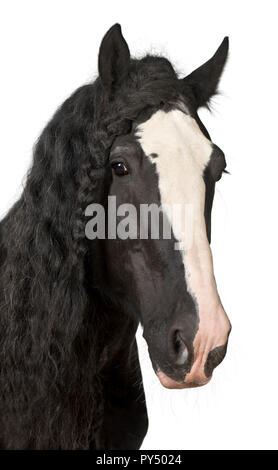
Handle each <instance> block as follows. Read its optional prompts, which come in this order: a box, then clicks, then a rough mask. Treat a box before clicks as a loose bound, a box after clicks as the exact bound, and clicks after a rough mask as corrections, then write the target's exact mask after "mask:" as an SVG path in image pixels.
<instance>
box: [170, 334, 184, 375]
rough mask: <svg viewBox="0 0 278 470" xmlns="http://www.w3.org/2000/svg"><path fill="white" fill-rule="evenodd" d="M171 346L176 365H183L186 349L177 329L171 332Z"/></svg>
mask: <svg viewBox="0 0 278 470" xmlns="http://www.w3.org/2000/svg"><path fill="white" fill-rule="evenodd" d="M172 348H173V352H174V355H175V363H176V365H178V366H182V365H184V364H185V362H186V361H187V359H188V349H187V346H186V344H185V342H184V340H183V339H182V336H181V334H180V331H179V330H176V331H175V332H174V334H173V338H172Z"/></svg>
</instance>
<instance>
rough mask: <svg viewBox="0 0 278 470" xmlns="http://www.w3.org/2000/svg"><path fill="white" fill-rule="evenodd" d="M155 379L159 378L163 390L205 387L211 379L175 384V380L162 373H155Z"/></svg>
mask: <svg viewBox="0 0 278 470" xmlns="http://www.w3.org/2000/svg"><path fill="white" fill-rule="evenodd" d="M156 375H157V377H158V378H159V381H160V383H161V385H163V387H165V388H169V389H181V388H182V389H183V388H196V387H202V386H203V385H206V384H207V383H208V382H209V381H210V379H211V377H208V378H207V379H206V380H203V381H200V382H186V381H185V382H176V381H175V380H173V379H171V378H170V377H168V376H167V375H166V374H164V372H161V371H159V372H157V373H156Z"/></svg>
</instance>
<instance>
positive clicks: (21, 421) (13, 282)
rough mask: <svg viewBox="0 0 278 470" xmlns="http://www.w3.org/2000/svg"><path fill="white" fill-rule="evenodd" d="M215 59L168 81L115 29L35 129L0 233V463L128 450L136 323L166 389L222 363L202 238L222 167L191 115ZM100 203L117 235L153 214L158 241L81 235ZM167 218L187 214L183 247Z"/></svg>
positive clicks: (223, 322) (220, 62) (221, 318)
mask: <svg viewBox="0 0 278 470" xmlns="http://www.w3.org/2000/svg"><path fill="white" fill-rule="evenodd" d="M227 55H228V38H227V37H226V38H224V40H223V42H222V43H221V45H220V47H219V48H218V49H217V51H216V53H215V54H214V55H213V57H212V58H211V59H210V60H208V61H207V62H206V63H205V64H203V65H202V66H200V67H199V68H197V69H196V70H195V71H193V72H192V73H190V74H189V75H187V76H186V77H185V78H179V76H178V74H177V72H176V71H175V69H174V67H173V66H172V64H171V63H170V62H169V60H168V59H166V58H165V57H162V56H159V55H149V54H147V55H145V56H144V57H143V58H141V59H136V58H131V56H130V51H129V47H128V44H127V42H126V41H125V39H124V37H123V35H122V30H121V26H120V25H119V24H115V25H114V26H112V27H111V28H110V29H109V30H108V32H107V33H106V34H105V36H104V38H103V40H102V42H101V45H100V49H99V56H98V70H99V75H98V77H97V78H96V80H94V81H93V82H91V83H88V84H86V85H84V86H82V87H80V88H79V89H77V90H76V91H75V92H74V93H73V94H72V95H71V96H70V97H69V98H68V99H66V101H65V102H64V103H63V104H62V105H61V106H60V108H59V109H58V110H57V111H56V113H55V114H54V116H53V117H52V118H51V120H50V121H49V122H48V124H47V125H46V126H45V128H44V130H43V131H42V133H41V135H40V137H39V138H38V140H37V142H36V144H35V147H34V153H33V162H32V165H31V169H30V171H29V172H28V175H27V178H26V183H25V185H24V188H23V192H22V195H21V197H20V199H19V200H18V201H17V202H16V203H15V204H14V206H13V207H12V208H11V209H10V210H9V212H8V213H7V214H6V215H5V217H4V218H3V220H2V221H1V225H0V395H1V400H0V448H1V449H24V450H28V449H65V450H66V449H95V450H101V449H112V450H113V449H120V450H123V449H139V448H140V446H141V444H142V441H143V439H144V437H145V435H146V432H147V429H148V416H147V409H146V403H145V395H144V388H143V383H142V374H141V370H140V363H139V359H138V350H137V344H136V338H135V333H136V330H137V328H138V325H139V323H140V324H141V325H142V328H143V336H144V338H145V340H146V342H147V345H148V350H149V356H150V360H151V363H152V366H153V369H154V372H155V374H156V375H157V377H158V379H159V380H160V382H161V384H162V385H163V386H164V387H166V388H171V389H184V388H190V387H198V386H202V385H205V384H206V383H207V382H208V381H209V380H210V379H211V376H212V373H213V370H214V368H215V367H216V366H217V365H218V364H220V362H221V361H222V360H223V358H224V356H225V354H226V349H227V342H228V337H229V333H230V330H231V324H230V321H229V319H228V317H227V315H226V313H225V311H224V308H223V306H222V303H221V300H220V297H219V294H218V291H217V287H216V281H215V278H214V272H213V262H212V254H211V249H210V239H211V210H212V203H213V197H214V190H215V184H216V182H217V181H218V180H219V179H220V178H221V176H222V174H223V173H224V172H225V171H226V170H225V168H226V161H225V155H224V153H223V151H222V150H221V149H220V148H219V147H218V146H217V145H216V144H215V143H213V142H212V141H211V138H210V135H209V133H208V131H207V129H206V128H205V126H204V124H203V123H202V122H201V120H200V117H199V115H198V110H199V108H200V107H202V106H209V102H210V99H211V97H212V96H213V95H214V94H215V93H216V92H217V87H218V83H219V80H220V77H221V74H222V71H223V68H224V66H225V63H226V59H227ZM108 198H114V199H113V200H114V201H115V207H116V210H119V214H120V215H117V217H118V218H117V220H120V221H123V215H124V214H125V208H126V204H131V205H132V206H133V208H135V209H139V208H140V207H141V206H142V205H145V206H147V207H149V206H151V205H152V206H155V207H158V208H160V209H161V208H162V209H161V210H160V211H159V214H158V215H159V221H158V222H157V224H155V223H154V226H159V227H160V225H161V224H162V222H161V214H162V216H163V217H164V216H165V214H166V216H165V220H167V221H168V228H169V227H170V236H169V237H163V236H162V234H161V233H159V235H158V236H153V237H152V236H148V235H149V234H150V233H149V232H150V228H147V229H146V230H142V232H143V234H144V236H141V237H140V236H139V237H135V236H126V237H124V236H122V237H121V236H119V233H118V232H117V231H116V234H115V233H114V234H113V230H112V229H111V228H110V232H112V233H111V234H110V235H111V236H109V233H108V232H109V230H108V229H107V226H105V230H104V231H105V233H104V236H95V237H94V236H91V237H90V236H89V235H90V233H91V232H92V230H90V224H91V223H92V222H95V220H94V219H93V218H92V216H93V215H94V214H95V208H93V209H92V204H96V205H98V206H99V207H102V208H103V210H104V211H105V209H107V206H108ZM173 204H185V205H186V206H187V208H189V212H190V214H191V217H186V216H184V219H186V220H189V219H190V221H191V222H190V226H191V232H192V233H193V236H192V237H191V238H192V239H191V241H190V242H189V238H190V237H189V236H188V234H186V233H185V232H186V231H185V232H184V231H183V229H182V227H181V225H182V224H179V223H178V221H177V218H175V217H174V215H173V213H171V211H167V210H166V209H164V208H165V207H167V205H168V206H169V205H170V206H171V205H173ZM148 215H149V214H148ZM89 217H90V218H89ZM104 217H105V220H106V221H107V217H108V216H107V211H106V212H105V215H104ZM185 225H186V224H185ZM144 227H145V226H144ZM144 227H143V228H144ZM137 230H139V229H138V228H137ZM122 231H125V230H122ZM86 234H89V235H88V236H87V235H86ZM91 235H92V233H91Z"/></svg>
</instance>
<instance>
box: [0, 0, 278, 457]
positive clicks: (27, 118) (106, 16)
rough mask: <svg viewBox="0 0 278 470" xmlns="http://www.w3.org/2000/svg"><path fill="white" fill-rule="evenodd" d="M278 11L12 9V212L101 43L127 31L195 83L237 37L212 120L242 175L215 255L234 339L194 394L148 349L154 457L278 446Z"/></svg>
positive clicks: (2, 30)
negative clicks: (43, 142) (160, 375)
mask: <svg viewBox="0 0 278 470" xmlns="http://www.w3.org/2000/svg"><path fill="white" fill-rule="evenodd" d="M276 4H277V2H275V1H269V0H266V1H265V2H261V1H254V0H253V1H247V0H245V1H244V2H243V1H241V2H239V1H236V0H235V1H233V2H232V1H229V2H227V1H223V0H221V1H217V0H214V1H213V0H210V1H207V0H205V1H200V0H194V2H192V1H190V2H189V1H186V0H183V1H178V0H171V1H163V0H160V1H156V0H152V1H151V0H147V1H146V0H140V1H137V2H134V1H132V0H130V1H119V0H117V1H96V2H93V1H86V0H78V1H77V0H76V1H71V0H59V1H57V0H55V1H53V0H47V1H43V0H35V1H32V0H24V2H23V1H20V0H18V1H15V0H6V1H4V0H1V4H0V5H1V6H0V48H1V56H0V57H1V73H0V104H1V106H0V119H1V122H0V129H1V151H0V158H1V161H0V215H1V216H2V215H3V214H4V213H5V212H6V211H7V209H8V208H9V207H10V205H11V204H12V203H13V202H14V201H15V200H16V198H17V197H18V196H19V195H20V192H21V189H22V182H23V181H24V175H25V174H26V171H27V169H28V167H29V165H30V161H31V151H32V145H33V143H34V142H35V140H36V138H37V137H38V135H39V134H40V132H41V130H42V128H43V126H44V125H45V124H46V122H47V121H48V119H49V118H50V117H51V115H52V114H53V112H54V111H55V109H56V108H57V106H58V105H59V104H60V103H61V102H62V101H63V100H64V99H65V98H66V97H67V96H68V95H69V94H70V93H71V92H72V91H73V90H74V89H75V88H77V87H78V86H80V85H81V84H83V83H84V82H87V81H89V80H91V79H93V78H94V77H95V76H96V74H97V53H98V47H99V43H100V41H101V38H102V36H103V35H104V33H105V32H106V30H107V29H108V28H109V27H110V26H111V25H112V24H113V23H115V22H120V23H121V24H122V29H123V33H124V35H125V37H126V39H127V41H128V44H129V47H130V50H131V52H132V54H133V55H135V56H141V55H143V54H144V53H145V52H147V51H151V52H158V53H162V54H165V55H166V56H167V57H168V58H170V60H171V61H172V62H173V63H174V64H175V66H176V67H177V69H178V70H179V71H180V72H181V74H183V73H184V74H185V73H189V72H191V71H192V70H193V69H194V68H196V67H198V66H199V65H200V64H201V63H203V62H204V61H206V60H207V59H208V58H209V57H210V56H211V55H212V54H213V53H214V51H215V50H216V48H217V47H218V45H219V44H220V42H221V41H222V39H223V37H224V36H225V35H229V37H230V58H229V62H228V65H227V68H226V71H225V74H224V76H223V80H222V82H221V90H222V92H223V93H222V95H221V96H218V97H217V98H216V99H215V100H214V112H213V114H209V113H208V112H207V111H203V112H202V113H201V117H202V119H203V121H204V123H205V125H206V126H207V128H208V130H209V132H210V133H211V136H212V139H213V141H214V142H215V143H216V144H217V145H219V146H220V147H221V148H222V149H223V150H224V151H225V153H226V159H227V162H228V169H229V171H230V172H231V176H228V175H227V176H226V175H225V176H224V177H223V179H222V180H221V182H220V183H219V184H218V189H217V192H216V198H215V203H214V210H213V232H212V235H213V242H212V249H213V252H214V263H215V273H216V279H217V283H218V288H219V292H220V295H221V298H222V301H223V304H224V307H225V308H226V310H227V313H228V315H229V316H230V319H231V322H232V324H233V331H232V334H231V337H230V345H229V349H228V354H227V357H226V359H225V361H224V362H223V364H222V365H221V366H219V367H218V368H217V369H216V371H215V373H214V378H213V380H212V381H211V383H209V384H208V385H207V386H205V387H204V388H201V389H192V390H182V391H181V390H177V391H175V390H174V391H170V390H166V389H163V388H162V386H161V385H160V384H159V383H158V380H157V378H156V377H155V375H154V373H153V371H152V369H151V366H150V361H149V358H148V353H147V347H146V344H145V343H144V341H143V340H142V339H139V344H140V356H141V363H142V369H143V376H144V385H145V390H146V395H147V405H148V411H149V418H150V427H149V432H148V434H147V436H146V439H145V441H144V443H143V448H144V449H256V448H262V449H267V448H277V447H278V446H277V422H278V412H277V400H278V390H277V388H278V374H277V369H278V368H277V359H278V358H277V336H278V308H277V295H278V287H277V261H278V260H277V240H278V234H277V185H278V183H277V173H278V172H277V170H278V166H277V159H278V155H277V117H276V109H277V83H278V81H277V78H278V77H277V56H278V54H277V50H278V34H277V12H276V11H275V10H276V9H275V6H276ZM140 336H141V335H140V334H138V337H139V338H140Z"/></svg>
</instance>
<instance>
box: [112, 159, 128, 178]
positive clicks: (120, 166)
mask: <svg viewBox="0 0 278 470" xmlns="http://www.w3.org/2000/svg"><path fill="white" fill-rule="evenodd" d="M111 167H112V168H113V170H114V173H115V175H117V176H125V175H128V173H129V171H128V168H127V167H126V166H125V164H124V163H121V162H115V163H112V164H111Z"/></svg>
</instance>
